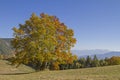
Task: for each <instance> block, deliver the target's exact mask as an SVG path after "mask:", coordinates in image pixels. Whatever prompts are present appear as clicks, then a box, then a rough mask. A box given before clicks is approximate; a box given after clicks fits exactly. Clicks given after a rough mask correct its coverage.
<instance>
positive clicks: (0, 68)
mask: <svg viewBox="0 0 120 80" xmlns="http://www.w3.org/2000/svg"><path fill="white" fill-rule="evenodd" d="M33 71H34V70H33V69H32V68H30V67H28V66H25V65H20V67H18V68H16V67H15V66H12V65H10V62H8V61H6V60H0V75H3V74H21V73H29V72H33ZM0 80H1V79H0Z"/></svg>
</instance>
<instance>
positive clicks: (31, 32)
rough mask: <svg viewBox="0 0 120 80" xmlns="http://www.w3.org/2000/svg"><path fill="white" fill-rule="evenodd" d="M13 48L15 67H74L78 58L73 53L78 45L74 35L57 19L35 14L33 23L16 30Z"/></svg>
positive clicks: (32, 19)
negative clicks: (72, 64) (28, 65)
mask: <svg viewBox="0 0 120 80" xmlns="http://www.w3.org/2000/svg"><path fill="white" fill-rule="evenodd" d="M13 31H14V38H13V40H12V42H11V43H12V45H13V47H14V49H15V58H14V60H13V64H17V65H18V66H19V64H21V63H25V64H28V63H31V62H34V63H36V64H37V65H38V63H39V66H40V67H41V66H43V65H44V67H45V66H46V65H47V64H48V63H54V62H55V63H56V62H57V64H58V65H59V64H66V63H68V64H70V63H72V62H73V61H74V60H75V59H76V58H77V57H76V56H74V55H72V53H71V52H70V49H71V47H73V46H74V44H75V43H76V39H75V38H74V32H73V30H72V29H70V28H68V27H67V26H66V25H65V24H64V23H61V22H60V21H59V19H58V18H57V17H56V16H49V15H48V14H44V13H42V14H40V16H37V15H35V14H34V13H33V14H32V15H31V17H30V19H29V20H26V21H25V23H24V24H19V27H18V28H16V27H14V28H13Z"/></svg>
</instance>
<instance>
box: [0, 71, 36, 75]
mask: <svg viewBox="0 0 120 80" xmlns="http://www.w3.org/2000/svg"><path fill="white" fill-rule="evenodd" d="M31 73H35V72H27V73H25V72H23V73H22V72H20V73H0V75H24V74H31Z"/></svg>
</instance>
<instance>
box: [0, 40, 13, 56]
mask: <svg viewBox="0 0 120 80" xmlns="http://www.w3.org/2000/svg"><path fill="white" fill-rule="evenodd" d="M11 40H12V38H0V54H10V53H11V52H12V46H11V43H10V41H11Z"/></svg>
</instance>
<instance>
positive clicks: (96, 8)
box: [0, 0, 120, 51]
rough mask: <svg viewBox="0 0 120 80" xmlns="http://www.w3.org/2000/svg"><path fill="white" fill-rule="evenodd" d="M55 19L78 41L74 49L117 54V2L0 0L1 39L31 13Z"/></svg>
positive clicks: (119, 43) (119, 7)
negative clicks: (112, 51) (51, 16)
mask: <svg viewBox="0 0 120 80" xmlns="http://www.w3.org/2000/svg"><path fill="white" fill-rule="evenodd" d="M33 12H34V13H36V14H37V15H38V16H39V14H40V13H42V12H44V13H47V14H49V15H55V16H57V17H58V18H59V19H60V21H61V22H64V23H65V24H66V25H67V26H68V27H69V28H72V29H73V30H74V33H75V37H76V39H77V44H76V45H75V47H74V48H73V49H80V50H83V49H108V50H114V51H115V50H117V51H120V0H0V26H1V29H0V38H7V37H13V36H12V35H13V31H12V28H13V27H14V26H16V27H18V24H23V23H24V21H25V20H27V19H29V17H30V15H31V14H32V13H33Z"/></svg>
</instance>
